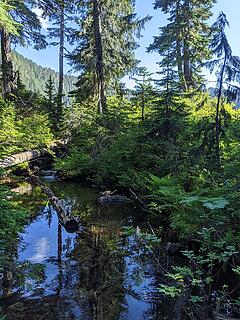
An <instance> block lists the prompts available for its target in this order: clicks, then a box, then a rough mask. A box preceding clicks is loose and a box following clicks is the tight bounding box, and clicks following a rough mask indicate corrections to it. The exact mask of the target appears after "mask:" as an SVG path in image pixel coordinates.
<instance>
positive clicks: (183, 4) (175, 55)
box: [148, 0, 216, 91]
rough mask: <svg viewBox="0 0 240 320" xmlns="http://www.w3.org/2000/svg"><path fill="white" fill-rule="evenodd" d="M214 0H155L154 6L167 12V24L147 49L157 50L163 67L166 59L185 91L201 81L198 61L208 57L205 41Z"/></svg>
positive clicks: (201, 61) (200, 64)
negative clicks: (175, 71) (174, 70)
mask: <svg viewBox="0 0 240 320" xmlns="http://www.w3.org/2000/svg"><path fill="white" fill-rule="evenodd" d="M215 2H216V0H202V1H199V0H155V3H154V8H155V9H161V10H162V11H163V12H164V13H165V14H169V15H170V17H169V19H168V20H169V23H168V24H167V25H166V26H164V27H162V28H160V35H159V36H155V37H154V42H153V43H152V44H151V45H150V46H149V47H148V51H149V52H151V51H157V52H158V53H159V54H160V55H161V56H163V59H162V61H161V66H163V67H165V66H166V65H167V64H168V61H169V59H171V61H172V63H173V67H176V68H177V70H178V77H179V81H180V83H181V86H182V89H183V90H184V91H187V90H189V89H191V88H194V87H196V86H197V85H198V84H199V82H201V76H200V71H201V66H202V63H203V62H204V61H205V60H207V59H209V50H208V41H209V36H208V35H209V26H208V24H207V20H208V19H209V18H210V16H211V8H212V6H213V4H214V3H215Z"/></svg>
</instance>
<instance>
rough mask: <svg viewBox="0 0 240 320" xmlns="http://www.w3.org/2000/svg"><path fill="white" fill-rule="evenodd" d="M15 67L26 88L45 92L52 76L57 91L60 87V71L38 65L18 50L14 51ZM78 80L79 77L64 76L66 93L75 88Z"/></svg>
mask: <svg viewBox="0 0 240 320" xmlns="http://www.w3.org/2000/svg"><path fill="white" fill-rule="evenodd" d="M13 63H14V69H15V70H19V73H20V78H21V81H22V83H23V84H24V85H25V86H26V88H27V89H28V90H30V91H32V92H36V93H41V94H43V93H44V90H45V86H46V82H47V81H48V80H49V78H50V76H51V77H52V80H53V82H54V85H55V89H56V92H57V88H58V72H56V71H54V70H52V69H51V68H46V67H42V66H40V65H38V64H37V63H35V62H33V61H32V60H30V59H27V58H25V57H24V56H22V55H21V54H19V53H18V52H16V51H14V52H13ZM76 82H77V77H74V76H71V75H65V76H64V93H65V94H67V93H68V92H70V91H72V90H74V89H75V86H74V84H75V83H76Z"/></svg>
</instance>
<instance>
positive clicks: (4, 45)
mask: <svg viewBox="0 0 240 320" xmlns="http://www.w3.org/2000/svg"><path fill="white" fill-rule="evenodd" d="M8 4H9V5H10V6H11V9H10V11H9V14H10V16H11V19H12V20H13V21H14V22H15V23H16V24H18V25H19V28H18V34H16V33H12V34H11V33H9V31H8V29H7V28H4V27H2V28H1V58H2V59H1V60H2V61H1V62H2V82H3V95H4V97H7V96H9V94H10V93H11V92H13V91H14V89H15V88H16V81H17V79H16V76H15V74H14V72H13V61H12V51H11V44H12V43H14V44H16V43H18V44H21V45H33V46H34V48H35V49H37V50H38V49H41V48H44V47H45V46H46V41H45V37H44V36H43V35H41V33H40V31H41V23H40V21H39V19H38V17H37V15H36V14H35V13H34V12H33V11H32V5H33V4H34V1H32V0H21V1H17V0H11V1H9V2H8Z"/></svg>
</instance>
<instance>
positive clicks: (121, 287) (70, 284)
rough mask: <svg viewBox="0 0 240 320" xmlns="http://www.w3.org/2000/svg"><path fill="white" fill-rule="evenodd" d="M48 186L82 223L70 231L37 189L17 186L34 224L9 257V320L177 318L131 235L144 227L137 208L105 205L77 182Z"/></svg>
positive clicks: (5, 296) (5, 308)
mask: <svg viewBox="0 0 240 320" xmlns="http://www.w3.org/2000/svg"><path fill="white" fill-rule="evenodd" d="M47 183H48V184H49V186H50V187H51V189H52V190H53V191H54V193H55V194H56V195H57V196H58V197H60V198H61V199H63V200H62V201H63V202H64V205H65V206H66V207H67V208H68V209H69V211H71V212H72V214H73V215H76V216H78V217H79V219H80V221H81V223H82V226H81V227H80V230H79V231H78V232H76V233H67V232H66V230H65V229H64V228H63V227H62V226H61V224H60V223H59V220H58V216H57V213H56V211H55V210H54V209H53V207H52V206H51V204H50V203H49V202H48V201H47V199H46V197H45V196H44V195H43V194H42V193H41V191H40V190H39V188H35V187H33V186H32V185H30V184H25V185H22V186H20V187H18V188H17V189H15V191H17V193H16V201H18V202H20V203H21V205H22V206H25V207H26V208H27V209H28V210H31V212H32V219H31V222H30V223H29V225H27V226H26V227H25V230H24V232H23V233H21V234H20V235H19V239H18V240H17V241H16V243H17V245H16V248H12V252H8V258H7V259H8V265H9V266H10V267H9V268H8V270H6V272H5V273H6V274H5V275H3V277H4V276H5V277H6V278H7V281H5V282H6V283H7V285H5V288H4V290H3V291H2V292H1V299H0V307H1V313H2V314H4V315H6V319H7V320H13V319H14V320H17V319H24V320H27V319H36V320H43V319H50V320H51V319H66V320H67V319H83V320H88V319H99V320H108V319H111V320H113V319H126V320H135V319H139V320H140V319H147V320H150V319H151V320H155V319H172V311H171V310H172V306H171V304H169V301H166V300H165V301H164V298H163V297H162V296H160V294H159V290H158V280H157V279H158V278H159V277H158V276H157V270H156V268H155V267H154V265H152V264H151V262H150V261H151V259H148V256H147V254H145V252H144V248H141V246H139V242H138V239H137V234H132V233H130V232H128V230H129V228H131V226H132V225H134V226H135V227H137V226H139V225H140V224H141V222H139V221H138V220H137V219H139V210H138V209H137V208H135V207H134V206H133V205H132V204H125V205H108V206H100V205H98V203H97V198H98V195H99V192H98V191H97V190H95V189H94V188H92V187H89V186H86V185H81V184H79V183H76V182H59V181H51V182H47ZM14 197H15V196H14ZM140 216H141V215H140ZM86 230H87V232H86Z"/></svg>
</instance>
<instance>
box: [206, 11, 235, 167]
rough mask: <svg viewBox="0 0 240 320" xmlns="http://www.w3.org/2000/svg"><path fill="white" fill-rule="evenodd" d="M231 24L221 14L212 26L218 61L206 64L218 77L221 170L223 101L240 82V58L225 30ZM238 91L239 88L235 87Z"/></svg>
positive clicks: (217, 151) (217, 132)
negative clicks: (234, 83)
mask: <svg viewBox="0 0 240 320" xmlns="http://www.w3.org/2000/svg"><path fill="white" fill-rule="evenodd" d="M226 27H229V22H228V20H227V17H226V15H225V13H223V12H221V13H220V14H219V16H218V19H217V21H216V22H215V23H214V24H213V25H212V41H211V44H210V49H211V51H212V54H213V55H214V56H215V57H216V59H214V60H211V61H209V62H207V63H206V66H207V67H208V68H209V69H210V72H211V73H212V72H213V71H214V70H215V69H216V76H217V105H216V120H215V157H216V164H217V168H218V169H219V170H220V168H221V154H220V139H221V133H222V130H221V117H220V111H221V99H222V95H223V92H224V84H225V86H228V88H229V87H231V83H233V82H234V81H238V82H239V81H240V57H238V56H234V55H233V53H232V49H231V46H230V44H229V42H228V39H227V36H226V33H225V29H226ZM234 88H235V89H237V86H235V85H234ZM238 91H239V89H238Z"/></svg>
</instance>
